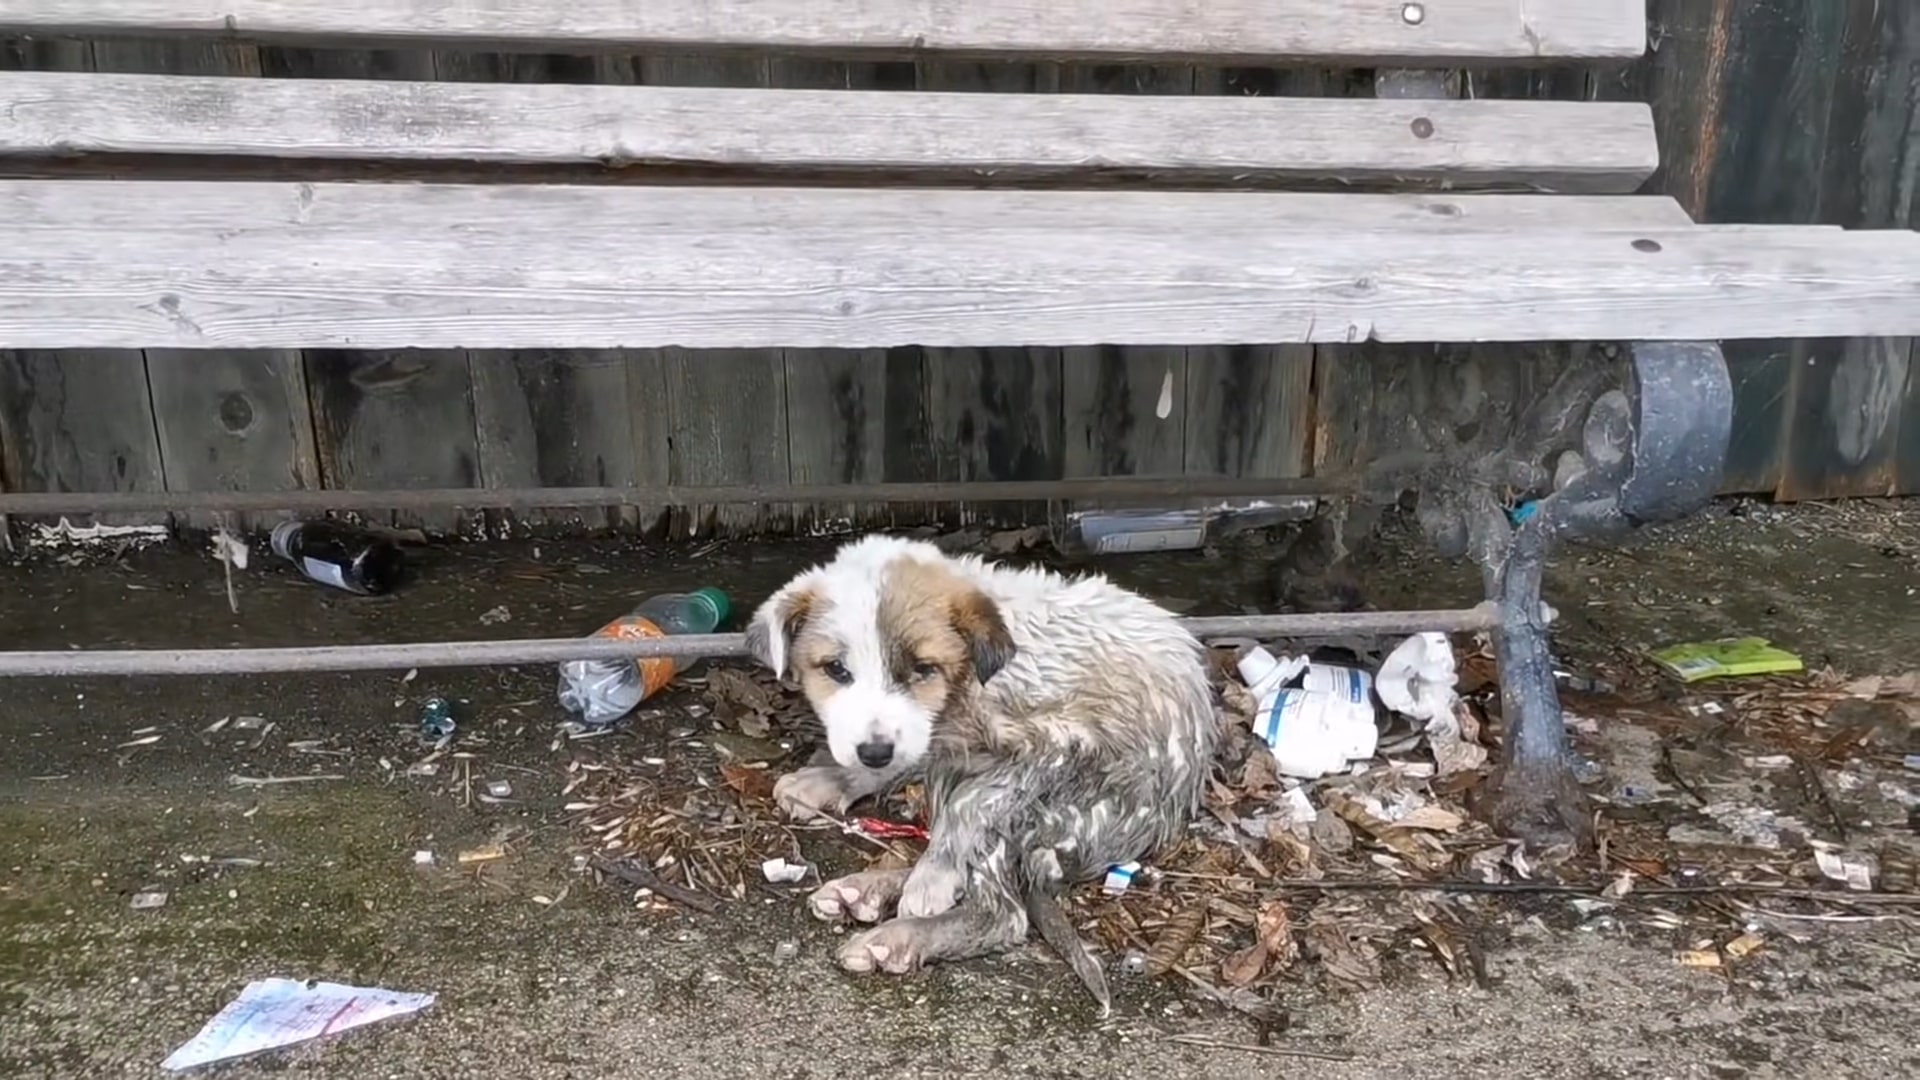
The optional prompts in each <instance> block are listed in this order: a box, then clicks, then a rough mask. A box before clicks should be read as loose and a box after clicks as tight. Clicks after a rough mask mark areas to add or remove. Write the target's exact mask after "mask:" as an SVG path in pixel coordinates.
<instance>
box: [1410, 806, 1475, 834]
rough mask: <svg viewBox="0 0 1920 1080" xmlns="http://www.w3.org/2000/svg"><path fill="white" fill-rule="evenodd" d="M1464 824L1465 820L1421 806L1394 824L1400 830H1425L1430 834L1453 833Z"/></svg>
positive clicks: (1450, 812)
mask: <svg viewBox="0 0 1920 1080" xmlns="http://www.w3.org/2000/svg"><path fill="white" fill-rule="evenodd" d="M1466 823H1467V819H1466V818H1463V817H1461V816H1460V815H1459V814H1456V813H1454V812H1453V811H1451V810H1445V809H1442V808H1440V807H1438V806H1423V807H1421V808H1420V809H1418V810H1415V811H1414V812H1413V813H1411V814H1408V815H1407V816H1406V817H1403V818H1401V819H1400V820H1398V821H1396V822H1394V824H1395V825H1397V826H1399V827H1400V828H1402V829H1427V830H1430V831H1432V832H1453V831H1455V830H1456V829H1458V828H1460V826H1462V825H1465V824H1466Z"/></svg>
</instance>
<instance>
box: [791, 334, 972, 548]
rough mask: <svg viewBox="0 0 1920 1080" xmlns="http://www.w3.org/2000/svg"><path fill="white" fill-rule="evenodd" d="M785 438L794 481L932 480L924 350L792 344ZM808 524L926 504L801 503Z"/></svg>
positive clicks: (904, 516)
mask: <svg viewBox="0 0 1920 1080" xmlns="http://www.w3.org/2000/svg"><path fill="white" fill-rule="evenodd" d="M786 367H787V446H788V458H789V468H790V470H791V475H792V478H793V482H794V483H796V484H832V483H909V482H913V481H922V480H932V479H934V478H935V473H934V469H933V464H932V445H931V443H930V442H929V439H928V430H927V391H926V358H925V355H924V354H923V353H922V351H921V350H919V349H916V348H903V349H861V350H842V349H790V350H787V353H786ZM803 511H804V514H805V518H804V520H805V527H806V528H808V529H812V530H815V531H838V530H842V529H845V528H848V527H855V528H859V527H866V526H874V525H886V524H890V523H892V522H893V521H895V520H896V518H897V519H898V520H900V521H902V522H917V521H919V520H924V519H925V518H926V517H927V516H928V514H929V511H928V509H927V508H926V507H916V506H911V505H908V506H906V507H900V506H888V505H886V504H883V503H864V504H850V503H843V504H837V505H831V506H817V507H806V508H803Z"/></svg>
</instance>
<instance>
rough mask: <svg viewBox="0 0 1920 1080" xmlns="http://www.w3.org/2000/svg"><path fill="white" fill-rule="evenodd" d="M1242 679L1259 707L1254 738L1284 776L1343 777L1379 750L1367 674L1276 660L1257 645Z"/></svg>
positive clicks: (1248, 657)
mask: <svg viewBox="0 0 1920 1080" xmlns="http://www.w3.org/2000/svg"><path fill="white" fill-rule="evenodd" d="M1240 677H1241V678H1243V679H1245V680H1246V682H1247V689H1248V690H1249V691H1251V692H1252V694H1253V699H1254V701H1255V702H1257V703H1258V705H1257V708H1255V710H1254V714H1253V730H1254V733H1255V734H1256V735H1259V736H1260V738H1261V739H1263V740H1265V741H1266V744H1267V748H1268V749H1270V750H1272V751H1273V760H1274V765H1275V767H1276V770H1277V771H1278V772H1279V773H1280V775H1282V776H1290V777H1293V778H1295V779H1298V780H1314V779H1318V778H1319V777H1322V776H1326V775H1328V774H1330V773H1336V772H1340V771H1341V770H1343V769H1345V768H1346V766H1347V762H1349V761H1359V760H1364V759H1366V758H1370V757H1372V756H1373V753H1374V750H1375V749H1376V748H1377V747H1378V745H1379V741H1380V729H1379V728H1378V727H1377V726H1375V723H1374V712H1373V676H1371V675H1369V674H1368V673H1367V672H1364V671H1361V670H1358V669H1357V668H1345V667H1335V666H1333V665H1331V664H1315V663H1311V662H1309V661H1308V660H1307V658H1306V657H1304V656H1296V657H1290V658H1288V659H1286V660H1277V659H1275V658H1274V656H1273V654H1272V653H1269V652H1267V651H1266V650H1265V649H1262V648H1259V647H1257V646H1256V647H1254V648H1252V649H1250V650H1248V651H1247V654H1246V655H1245V656H1242V657H1241V658H1240Z"/></svg>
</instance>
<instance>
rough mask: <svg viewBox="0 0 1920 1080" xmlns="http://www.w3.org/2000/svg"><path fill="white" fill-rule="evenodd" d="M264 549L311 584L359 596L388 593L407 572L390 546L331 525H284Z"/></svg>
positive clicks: (361, 532) (388, 542) (341, 524)
mask: <svg viewBox="0 0 1920 1080" xmlns="http://www.w3.org/2000/svg"><path fill="white" fill-rule="evenodd" d="M268 546H270V547H271V548H272V549H273V553H274V554H275V555H278V556H280V557H281V558H282V559H285V560H287V561H288V562H290V563H292V564H293V565H294V566H296V567H298V568H299V569H300V572H301V573H302V574H305V575H306V576H307V577H308V578H309V579H311V580H313V581H317V582H319V583H320V584H322V585H331V586H332V587H334V588H336V589H340V590H342V591H345V592H350V593H358V594H360V595H362V596H381V595H385V594H386V593H389V592H392V591H393V589H394V587H395V586H397V585H398V584H399V583H400V577H401V575H402V573H403V572H404V569H405V566H406V558H405V556H403V555H402V554H401V553H400V548H399V547H398V546H396V545H395V544H394V543H393V541H391V540H389V539H387V538H386V537H384V536H379V535H376V534H374V533H373V532H371V531H369V530H367V529H364V528H361V527H359V526H356V525H349V524H347V523H346V522H344V521H336V520H332V519H327V520H324V521H298V520H294V521H283V522H281V523H280V524H278V525H276V526H274V528H273V533H272V534H271V536H269V538H268Z"/></svg>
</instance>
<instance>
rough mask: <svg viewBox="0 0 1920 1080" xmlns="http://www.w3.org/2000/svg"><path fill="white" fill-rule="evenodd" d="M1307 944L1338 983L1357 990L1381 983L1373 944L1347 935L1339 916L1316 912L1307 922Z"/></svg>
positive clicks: (1322, 968) (1328, 973) (1324, 968)
mask: <svg viewBox="0 0 1920 1080" xmlns="http://www.w3.org/2000/svg"><path fill="white" fill-rule="evenodd" d="M1307 946H1308V948H1310V949H1312V950H1313V953H1314V955H1315V956H1316V957H1318V958H1319V960H1320V967H1321V970H1323V971H1325V972H1326V973H1327V977H1328V978H1330V979H1332V980H1333V981H1334V982H1335V983H1337V984H1339V985H1342V986H1345V987H1347V988H1350V989H1354V990H1371V989H1373V988H1375V987H1377V986H1379V985H1380V960H1379V957H1378V956H1376V955H1375V953H1374V951H1373V947H1372V946H1371V945H1368V944H1367V943H1366V942H1364V941H1360V942H1356V941H1354V940H1352V939H1351V938H1350V937H1348V935H1347V928H1346V927H1345V926H1343V925H1341V923H1340V920H1339V918H1338V917H1336V916H1334V915H1331V914H1323V913H1319V912H1316V913H1315V914H1314V916H1313V918H1312V919H1311V920H1309V921H1308V923H1307Z"/></svg>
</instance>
